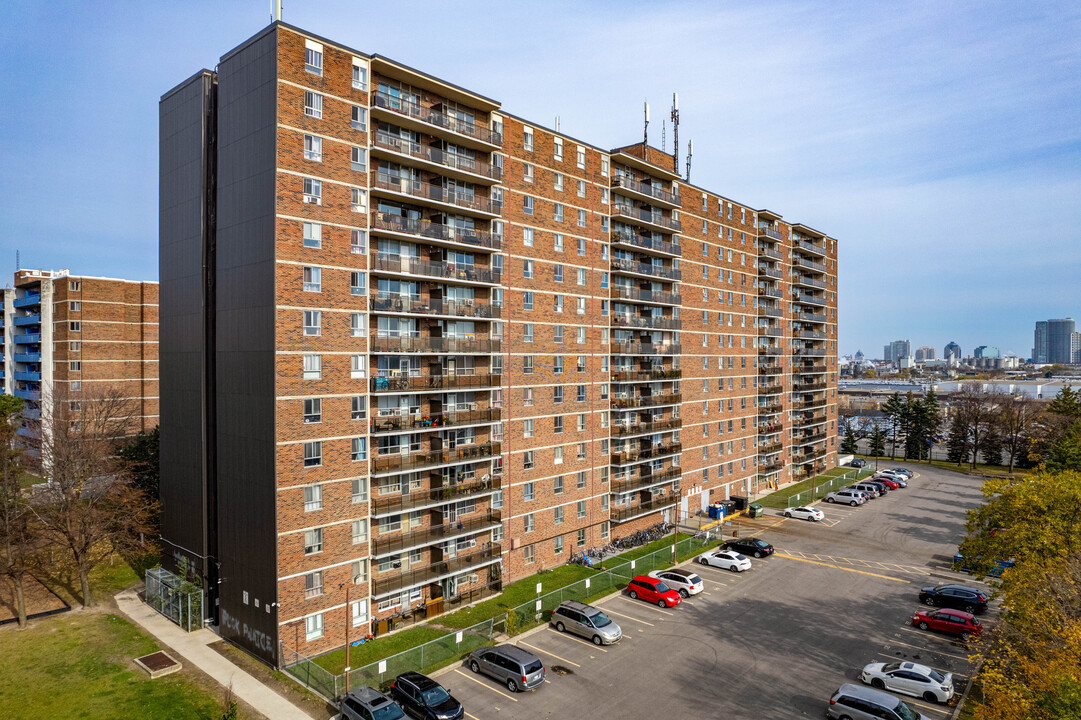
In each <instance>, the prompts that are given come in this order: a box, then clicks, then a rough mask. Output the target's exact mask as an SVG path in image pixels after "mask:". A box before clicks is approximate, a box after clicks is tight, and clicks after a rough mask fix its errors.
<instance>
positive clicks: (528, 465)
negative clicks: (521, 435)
mask: <svg viewBox="0 0 1081 720" xmlns="http://www.w3.org/2000/svg"><path fill="white" fill-rule="evenodd" d="M534 461H535V458H534V456H533V451H532V450H527V451H526V452H525V454H524V455H523V456H522V468H523V469H525V470H532V469H533V466H534Z"/></svg>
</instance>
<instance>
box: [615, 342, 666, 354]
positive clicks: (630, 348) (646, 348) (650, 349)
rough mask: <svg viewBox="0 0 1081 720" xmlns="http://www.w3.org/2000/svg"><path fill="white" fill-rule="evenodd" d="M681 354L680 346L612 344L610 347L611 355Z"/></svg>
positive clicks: (631, 343) (632, 343) (633, 343)
mask: <svg viewBox="0 0 1081 720" xmlns="http://www.w3.org/2000/svg"><path fill="white" fill-rule="evenodd" d="M682 352H683V349H682V346H681V345H652V344H650V343H637V342H629V343H620V342H613V343H612V346H611V353H612V354H613V355H679V354H681V353H682Z"/></svg>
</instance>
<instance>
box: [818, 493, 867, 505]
mask: <svg viewBox="0 0 1081 720" xmlns="http://www.w3.org/2000/svg"><path fill="white" fill-rule="evenodd" d="M826 502H828V503H848V504H849V505H851V506H852V507H856V506H857V505H862V504H864V503H865V502H867V494H866V493H863V492H860V491H859V490H838V491H836V492H831V493H830V494H829V495H827V496H826Z"/></svg>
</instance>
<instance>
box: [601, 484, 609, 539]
mask: <svg viewBox="0 0 1081 720" xmlns="http://www.w3.org/2000/svg"><path fill="white" fill-rule="evenodd" d="M605 497H608V496H607V495H606V496H605ZM608 533H609V525H608V521H607V520H602V521H601V540H607V539H608Z"/></svg>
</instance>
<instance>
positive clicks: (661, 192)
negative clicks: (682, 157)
mask: <svg viewBox="0 0 1081 720" xmlns="http://www.w3.org/2000/svg"><path fill="white" fill-rule="evenodd" d="M611 188H612V189H613V190H619V191H620V194H621V195H628V196H630V197H633V198H634V199H636V200H640V201H642V202H645V203H649V204H650V205H663V206H665V207H668V208H671V209H673V210H678V209H679V208H680V207H681V206H680V200H679V195H676V194H675V193H671V192H669V191H667V190H665V189H664V188H663V187H661V186H660V185H654V184H652V183H646V182H640V181H638V180H636V179H634V178H632V177H629V176H627V175H625V174H623V173H621V172H614V173H612V182H611Z"/></svg>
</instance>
